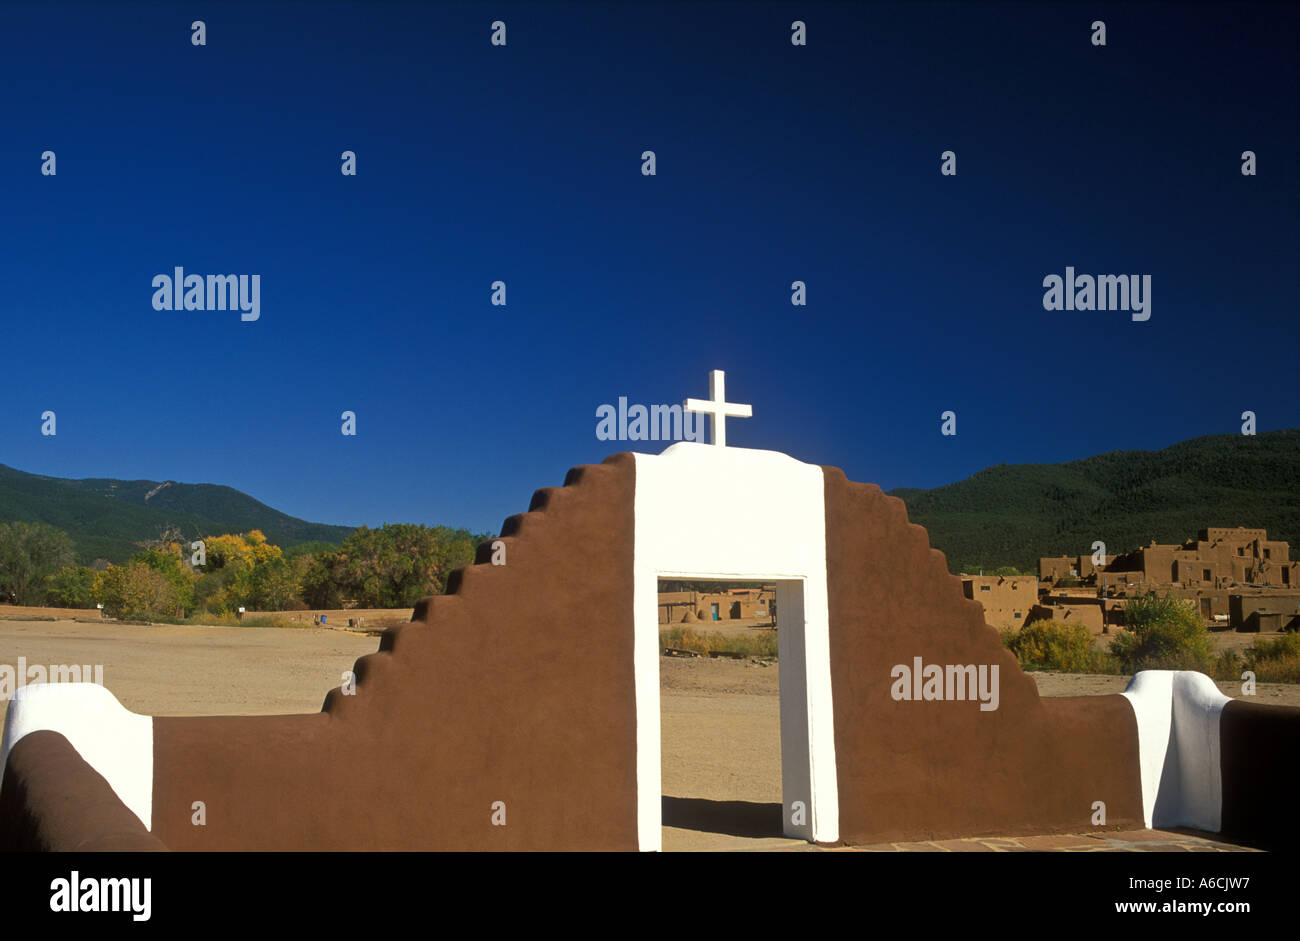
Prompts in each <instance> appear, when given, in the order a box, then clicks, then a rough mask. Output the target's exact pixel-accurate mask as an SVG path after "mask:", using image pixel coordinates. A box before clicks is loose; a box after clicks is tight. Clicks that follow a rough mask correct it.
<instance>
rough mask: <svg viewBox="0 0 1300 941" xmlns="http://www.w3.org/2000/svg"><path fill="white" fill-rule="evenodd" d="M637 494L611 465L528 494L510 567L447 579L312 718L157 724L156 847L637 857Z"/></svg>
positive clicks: (509, 537) (512, 526) (513, 523)
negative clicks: (501, 812)
mask: <svg viewBox="0 0 1300 941" xmlns="http://www.w3.org/2000/svg"><path fill="white" fill-rule="evenodd" d="M633 487H634V464H633V461H632V457H631V455H627V454H623V455H616V456H614V457H611V458H610V459H608V460H607V461H606V462H605V463H604V464H601V465H599V466H588V467H580V468H575V469H574V470H572V471H570V473H569V477H568V480H567V481H566V486H565V487H564V488H562V489H560V488H547V489H544V490H539V491H538V492H537V494H536V495H535V496H534V498H533V505H532V511H531V512H529V513H527V514H524V515H522V516H518V517H512V518H511V519H510V520H507V521H506V526H505V527H504V530H503V535H504V537H505V538H504V542H505V543H506V562H507V564H506V565H505V566H493V565H490V564H478V565H474V566H471V567H469V568H467V569H464V570H462V571H461V573H460V574H459V575H458V576H456V577H455V578H453V580H452V583H451V585H450V586H449V592H450V593H449V594H448V595H445V596H439V597H436V598H434V599H432V603H431V604H424V603H422V606H421V608H419V609H417V611H416V618H417V620H416V621H414V622H412V623H410V624H407V625H403V626H402V627H400V628H396V629H393V630H391V631H389V632H388V633H386V634H385V635H384V639H383V643H382V646H381V650H380V652H379V653H377V654H373V655H371V656H368V657H364V658H362V659H361V660H360V661H358V668H357V672H358V684H357V692H356V695H355V696H345V695H342V694H341V692H340V691H339V690H334V691H332V692H331V693H330V695H329V696H328V698H327V699H326V702H325V709H324V711H323V712H322V713H320V714H319V715H312V716H267V717H226V718H158V719H156V720H155V722H154V741H155V759H154V760H155V770H154V803H153V807H154V810H153V835H154V836H155V837H157V838H158V839H160V840H162V841H163V842H164V843H165V844H167V846H168V847H170V848H172V849H183V850H378V849H384V850H402V849H411V850H416V849H439V850H544V849H550V850H554V849H562V850H564V849H568V850H579V849H581V850H630V849H636V848H637V832H636V820H637V815H636V713H635V699H634V682H633V646H632V645H633V627H632V610H631V604H630V599H631V597H632V570H633V566H632V556H631V554H632V533H633V518H632V514H633ZM488 559H489V555H488V554H483V555H481V557H480V563H486V562H488ZM195 801H203V802H204V803H205V805H206V817H207V824H206V826H194V825H192V823H191V817H192V815H193V813H194V811H193V810H192V809H191V808H192V804H193V803H194V802H195ZM495 801H503V802H504V803H505V812H506V826H493V825H492V823H491V818H492V805H493V803H494V802H495Z"/></svg>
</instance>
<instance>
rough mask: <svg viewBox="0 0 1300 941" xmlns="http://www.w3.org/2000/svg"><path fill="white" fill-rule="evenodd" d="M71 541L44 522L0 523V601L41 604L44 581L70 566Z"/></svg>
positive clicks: (72, 553)
mask: <svg viewBox="0 0 1300 941" xmlns="http://www.w3.org/2000/svg"><path fill="white" fill-rule="evenodd" d="M75 557H76V553H75V551H74V549H73V545H72V539H71V538H70V537H69V536H68V534H67V533H65V532H64V531H63V530H61V529H55V528H54V527H53V526H49V525H47V524H45V523H24V522H21V521H19V522H14V523H0V600H8V601H11V602H13V603H14V604H26V605H39V604H44V602H45V588H46V579H47V578H48V577H49V576H51V575H53V574H54V573H56V572H57V571H59V569H61V568H64V567H65V566H69V565H72V563H73V562H74V561H75Z"/></svg>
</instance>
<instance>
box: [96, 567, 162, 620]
mask: <svg viewBox="0 0 1300 941" xmlns="http://www.w3.org/2000/svg"><path fill="white" fill-rule="evenodd" d="M94 596H95V598H96V599H97V600H99V601H100V602H102V603H103V605H104V613H105V614H107V615H108V616H109V617H117V618H129V619H136V618H138V619H140V620H161V619H163V618H176V617H183V616H184V603H183V601H182V599H181V598H180V596H179V595H178V593H177V591H176V586H175V585H173V584H172V582H171V581H169V580H168V579H167V578H166V577H165V576H164V575H163V574H162V573H160V572H158V571H156V570H155V569H153V568H152V567H150V566H148V565H146V564H145V563H143V562H132V563H130V564H129V565H111V566H109V568H108V571H106V572H100V573H99V574H98V575H97V576H96V577H95V588H94Z"/></svg>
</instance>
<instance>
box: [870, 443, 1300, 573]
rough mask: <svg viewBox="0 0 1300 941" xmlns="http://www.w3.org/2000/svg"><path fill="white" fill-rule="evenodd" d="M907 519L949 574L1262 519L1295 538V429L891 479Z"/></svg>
mask: <svg viewBox="0 0 1300 941" xmlns="http://www.w3.org/2000/svg"><path fill="white" fill-rule="evenodd" d="M890 493H891V494H892V495H893V496H896V497H901V498H902V499H903V500H904V501H905V502H906V503H907V511H908V516H909V517H910V518H911V520H912V522H914V523H920V524H921V525H922V526H924V527H925V528H926V529H927V530H929V532H930V544H931V545H933V546H934V547H935V548H936V549H941V550H943V552H944V553H945V554H946V555H947V557H948V567H949V569H950V570H951V571H953V572H961V571H965V572H974V571H977V570H978V569H980V568H984V569H991V568H997V567H1000V566H1005V565H1014V566H1016V567H1017V568H1019V569H1021V571H1026V572H1035V571H1037V568H1036V565H1037V562H1038V558H1039V557H1040V556H1048V555H1079V554H1081V553H1090V552H1091V551H1092V543H1093V541H1094V540H1102V541H1103V542H1105V543H1106V551H1107V552H1108V553H1110V554H1115V553H1118V552H1124V551H1126V550H1128V549H1132V548H1135V547H1137V546H1141V545H1146V544H1148V543H1149V542H1151V540H1153V539H1154V540H1156V541H1157V542H1162V543H1174V542H1179V543H1180V542H1182V541H1184V540H1185V539H1189V538H1194V537H1195V535H1196V532H1197V530H1199V529H1202V528H1204V527H1206V526H1251V527H1259V526H1262V527H1264V528H1266V529H1267V530H1268V534H1269V538H1270V539H1284V540H1286V541H1287V542H1289V543H1290V544H1291V547H1292V554H1293V558H1294V553H1295V549H1296V547H1297V545H1300V429H1287V430H1284V431H1270V432H1261V433H1260V434H1257V435H1254V436H1245V435H1212V436H1209V437H1205V438H1193V439H1192V440H1190V441H1184V442H1182V443H1180V444H1175V445H1171V446H1170V447H1167V448H1165V449H1164V450H1162V451H1112V452H1110V453H1108V454H1099V455H1097V456H1096V457H1090V458H1085V459H1083V460H1081V461H1071V462H1069V463H1067V464H999V465H997V466H995V467H990V468H987V469H985V470H982V471H980V472H979V473H977V474H975V475H974V476H972V477H969V478H967V479H966V480H962V481H959V482H957V483H955V484H949V485H947V486H945V487H936V488H935V489H933V490H916V489H910V488H900V489H897V490H892V491H890Z"/></svg>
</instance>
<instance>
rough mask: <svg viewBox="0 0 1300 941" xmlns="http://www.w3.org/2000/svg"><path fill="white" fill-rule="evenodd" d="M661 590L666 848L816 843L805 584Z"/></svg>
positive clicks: (707, 584)
mask: <svg viewBox="0 0 1300 941" xmlns="http://www.w3.org/2000/svg"><path fill="white" fill-rule="evenodd" d="M658 588H659V593H658V604H659V644H660V651H659V653H660V657H659V682H660V689H659V693H660V733H661V740H660V745H661V775H662V778H661V790H662V800H663V803H662V826H663V848H664V849H666V850H692V849H696V850H718V849H728V848H730V849H737V848H743V847H745V846H746V845H752V843H749V842H748V841H754V840H779V839H781V838H783V837H785V838H788V837H797V838H801V839H807V838H809V832H808V827H807V814H806V808H807V807H808V805H809V803H810V801H809V797H808V795H809V787H810V780H809V776H808V774H807V772H806V769H807V765H808V747H809V746H808V735H807V709H806V682H805V680H804V677H803V675H802V666H801V663H802V657H801V651H800V650H799V649H798V648H799V646H800V643H799V642H800V641H801V635H802V630H801V628H802V624H801V623H797V622H796V621H795V618H796V615H797V614H798V612H799V611H801V610H802V595H803V583H802V581H801V580H798V579H783V580H772V581H723V580H718V579H692V578H680V577H679V578H660V579H659V584H658ZM715 612H717V615H716V619H715ZM778 612H786V613H787V615H788V617H789V620H790V623H789V624H788V625H787V624H786V621H785V620H784V619H782V618H781V617H780V615H779V614H778ZM783 626H785V627H787V630H786V631H785V634H784V636H783V634H782V627H783ZM801 769H803V770H802V771H801Z"/></svg>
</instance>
